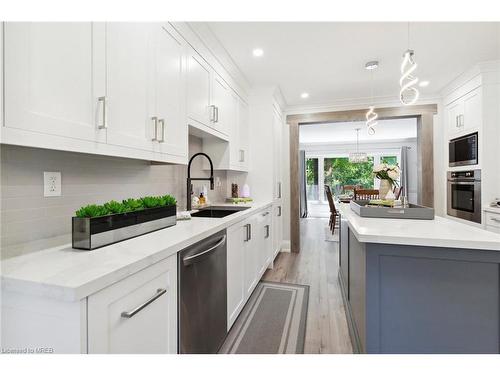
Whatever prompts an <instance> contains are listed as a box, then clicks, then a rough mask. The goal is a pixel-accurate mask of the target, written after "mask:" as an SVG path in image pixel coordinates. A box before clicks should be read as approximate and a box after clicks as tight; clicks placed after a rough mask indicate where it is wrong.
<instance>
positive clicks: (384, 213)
mask: <svg viewBox="0 0 500 375" xmlns="http://www.w3.org/2000/svg"><path fill="white" fill-rule="evenodd" d="M369 202H370V201H368V200H353V201H351V210H353V211H354V212H356V213H357V214H358V215H359V216H362V217H379V218H384V219H418V220H434V208H430V207H424V206H419V205H416V204H410V207H405V208H403V207H398V208H396V207H394V208H393V207H365V206H366V205H367V204H368V203H369Z"/></svg>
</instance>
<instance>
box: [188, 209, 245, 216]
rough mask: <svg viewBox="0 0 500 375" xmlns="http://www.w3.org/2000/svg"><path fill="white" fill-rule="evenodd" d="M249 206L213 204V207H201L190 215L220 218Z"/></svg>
mask: <svg viewBox="0 0 500 375" xmlns="http://www.w3.org/2000/svg"><path fill="white" fill-rule="evenodd" d="M249 208H250V207H232V206H220V207H217V206H213V207H207V208H202V209H201V210H199V211H198V212H195V213H193V214H191V216H192V217H213V218H221V217H226V216H228V215H231V214H234V213H236V212H240V211H244V210H247V209H249Z"/></svg>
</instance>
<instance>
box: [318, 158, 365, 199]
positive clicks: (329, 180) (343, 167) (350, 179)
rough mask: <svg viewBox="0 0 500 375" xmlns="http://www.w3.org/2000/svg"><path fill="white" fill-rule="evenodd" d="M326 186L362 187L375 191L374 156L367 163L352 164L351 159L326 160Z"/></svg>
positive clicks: (333, 187)
mask: <svg viewBox="0 0 500 375" xmlns="http://www.w3.org/2000/svg"><path fill="white" fill-rule="evenodd" d="M325 184H327V185H330V186H331V187H332V189H333V190H334V191H335V190H336V189H335V187H340V186H344V185H360V186H362V187H363V188H366V189H373V156H370V157H368V161H367V162H366V163H350V162H349V158H325Z"/></svg>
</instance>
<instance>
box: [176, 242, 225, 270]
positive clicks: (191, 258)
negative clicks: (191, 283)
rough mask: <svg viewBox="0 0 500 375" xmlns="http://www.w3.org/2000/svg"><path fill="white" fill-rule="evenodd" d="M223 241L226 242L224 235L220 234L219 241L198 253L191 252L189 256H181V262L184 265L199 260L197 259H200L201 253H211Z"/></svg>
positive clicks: (222, 243)
mask: <svg viewBox="0 0 500 375" xmlns="http://www.w3.org/2000/svg"><path fill="white" fill-rule="evenodd" d="M225 242H226V235H224V236H222V238H221V240H220V241H219V242H217V243H216V244H215V245H213V246H212V247H209V248H208V249H206V250H203V251H201V252H199V253H196V254H193V255H189V256H186V257H184V258H182V263H184V265H185V266H189V265H190V264H193V263H196V262H199V261H201V260H202V256H203V255H206V254H208V253H211V252H212V251H214V250H216V249H217V248H219V247H221V246H222V245H224V243H225Z"/></svg>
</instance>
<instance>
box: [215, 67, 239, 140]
mask: <svg viewBox="0 0 500 375" xmlns="http://www.w3.org/2000/svg"><path fill="white" fill-rule="evenodd" d="M235 104H236V103H235V102H234V100H233V96H232V90H231V88H230V87H229V86H228V85H227V83H226V82H224V80H223V79H222V78H221V77H220V76H219V75H218V74H216V73H214V76H213V81H212V97H211V101H210V107H211V110H212V111H213V115H212V121H211V124H210V127H211V128H213V129H214V130H216V131H218V132H220V133H222V134H226V135H229V134H230V132H231V129H232V128H234V127H235V126H236V109H237V107H236V105H235Z"/></svg>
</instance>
